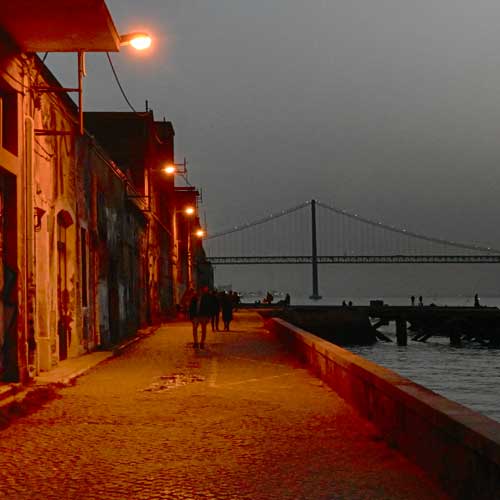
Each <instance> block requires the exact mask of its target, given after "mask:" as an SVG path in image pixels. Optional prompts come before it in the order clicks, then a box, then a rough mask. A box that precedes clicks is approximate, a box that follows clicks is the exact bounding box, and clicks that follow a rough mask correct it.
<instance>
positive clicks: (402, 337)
mask: <svg viewBox="0 0 500 500" xmlns="http://www.w3.org/2000/svg"><path fill="white" fill-rule="evenodd" d="M396 339H397V341H398V345H401V346H406V345H408V330H407V328H406V319H405V318H397V319H396Z"/></svg>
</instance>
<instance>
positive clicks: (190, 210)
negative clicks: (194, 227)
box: [184, 207, 194, 215]
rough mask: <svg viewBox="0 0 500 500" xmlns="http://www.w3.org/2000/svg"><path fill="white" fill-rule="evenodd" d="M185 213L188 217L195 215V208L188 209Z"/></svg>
mask: <svg viewBox="0 0 500 500" xmlns="http://www.w3.org/2000/svg"><path fill="white" fill-rule="evenodd" d="M184 213H185V214H186V215H193V214H194V208H193V207H187V208H186V209H185V210H184Z"/></svg>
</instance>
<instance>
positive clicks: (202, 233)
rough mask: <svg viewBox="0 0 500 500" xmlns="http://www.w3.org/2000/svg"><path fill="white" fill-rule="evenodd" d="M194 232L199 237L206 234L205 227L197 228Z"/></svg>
mask: <svg viewBox="0 0 500 500" xmlns="http://www.w3.org/2000/svg"><path fill="white" fill-rule="evenodd" d="M194 234H196V236H198V238H203V236H205V231H203V229H197V230H196V232H195V233H194Z"/></svg>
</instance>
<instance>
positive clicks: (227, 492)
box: [0, 311, 446, 500]
mask: <svg viewBox="0 0 500 500" xmlns="http://www.w3.org/2000/svg"><path fill="white" fill-rule="evenodd" d="M232 326H233V328H234V331H232V332H230V333H211V332H210V333H209V335H208V349H207V350H206V351H201V352H199V353H195V352H194V351H193V349H192V347H191V346H190V344H189V343H190V342H191V332H190V325H189V324H188V323H187V322H179V323H173V324H167V325H165V326H163V327H162V328H160V329H159V330H158V331H157V332H156V334H154V335H152V336H150V337H148V338H146V339H144V340H142V341H141V342H140V343H138V344H135V345H134V346H133V347H131V348H129V350H128V351H126V352H125V353H124V354H122V355H121V356H120V357H118V358H113V359H112V360H110V361H108V362H106V363H105V364H103V365H100V366H99V367H97V368H96V369H94V370H92V371H91V372H90V373H88V374H87V375H85V376H83V377H82V378H80V379H79V380H78V383H77V384H76V385H75V386H73V387H68V388H65V389H63V390H62V391H61V396H62V397H61V399H59V400H55V401H53V402H51V403H50V404H47V405H46V406H45V407H44V408H43V409H41V410H39V411H38V412H37V413H36V414H33V415H31V416H28V417H26V418H24V419H22V420H19V421H17V422H16V423H15V424H13V425H11V426H10V427H9V428H7V429H5V430H3V431H2V438H1V444H0V449H1V450H2V452H1V453H0V496H2V497H5V498H16V499H27V498H33V493H36V495H38V496H37V498H81V495H82V494H84V496H85V498H99V499H101V500H105V499H118V498H120V499H121V498H128V499H136V498H169V499H171V498H219V499H231V498H238V499H252V500H253V499H270V500H271V499H280V500H281V499H296V498H311V499H313V498H314V499H321V498H325V499H326V498H370V499H382V498H384V499H388V498H391V499H398V498H401V499H403V498H404V499H419V500H422V499H426V498H427V499H433V500H435V499H439V498H446V496H445V495H444V494H443V493H442V492H441V491H440V489H439V488H438V487H437V486H436V485H435V484H434V483H433V482H432V481H431V480H430V479H429V478H428V477H427V476H426V475H425V474H424V473H423V472H422V471H421V470H420V469H419V468H417V467H416V466H414V465H413V464H412V463H410V462H409V461H408V460H406V459H405V458H404V457H403V456H402V455H400V454H399V453H398V452H396V451H395V450H393V449H390V448H389V447H388V446H387V445H386V444H385V443H384V442H383V441H381V439H380V438H379V435H378V433H377V431H376V430H375V429H374V428H373V427H372V426H371V425H370V424H368V423H367V422H366V421H364V420H362V419H360V418H359V417H358V416H357V415H356V414H355V413H354V411H353V410H352V409H351V408H350V407H349V406H348V405H347V404H346V403H345V402H344V401H343V400H342V399H340V398H339V397H338V396H337V395H336V393H334V392H333V391H332V390H330V389H329V388H328V387H326V386H325V385H323V383H322V382H321V381H319V380H318V379H316V378H315V377H313V376H312V375H311V374H310V373H309V372H308V371H307V370H305V369H304V368H303V367H301V366H300V365H298V364H297V362H296V360H295V359H294V358H293V357H292V356H291V355H289V354H287V353H286V352H285V351H284V350H283V349H282V347H281V346H280V345H279V344H277V343H276V342H274V341H273V340H272V339H271V338H270V336H269V335H268V334H267V333H266V331H265V330H264V329H263V326H262V321H261V319H260V317H259V316H258V315H257V314H256V313H255V312H251V311H240V312H238V313H236V319H235V321H234V322H233V325H232ZM161 377H164V378H161ZM36 495H35V496H36Z"/></svg>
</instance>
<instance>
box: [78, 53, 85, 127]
mask: <svg viewBox="0 0 500 500" xmlns="http://www.w3.org/2000/svg"><path fill="white" fill-rule="evenodd" d="M84 76H85V53H84V52H82V51H80V52H78V127H79V133H80V135H83V77H84Z"/></svg>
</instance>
